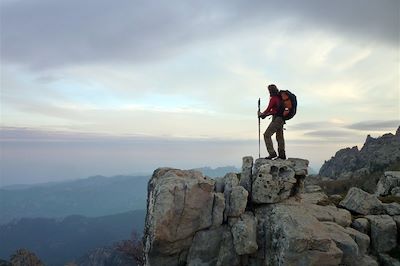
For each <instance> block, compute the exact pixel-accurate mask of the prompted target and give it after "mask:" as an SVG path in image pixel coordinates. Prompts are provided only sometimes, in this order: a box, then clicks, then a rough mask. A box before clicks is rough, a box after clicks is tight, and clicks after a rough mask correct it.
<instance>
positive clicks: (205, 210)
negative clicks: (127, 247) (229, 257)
mask: <svg viewBox="0 0 400 266" xmlns="http://www.w3.org/2000/svg"><path fill="white" fill-rule="evenodd" d="M213 202H214V181H213V180H209V179H207V178H205V177H204V176H203V175H202V174H201V173H200V172H198V171H194V170H190V171H182V170H177V169H171V168H159V169H157V170H156V171H154V173H153V176H152V178H151V179H150V181H149V185H148V199H147V215H146V223H145V232H144V251H145V261H146V265H180V264H182V263H183V262H184V261H185V260H186V255H187V252H188V250H189V248H190V246H191V242H192V238H193V236H194V234H195V233H196V232H197V231H200V230H202V229H205V228H208V227H210V226H211V225H212V220H213V219H212V214H213Z"/></svg>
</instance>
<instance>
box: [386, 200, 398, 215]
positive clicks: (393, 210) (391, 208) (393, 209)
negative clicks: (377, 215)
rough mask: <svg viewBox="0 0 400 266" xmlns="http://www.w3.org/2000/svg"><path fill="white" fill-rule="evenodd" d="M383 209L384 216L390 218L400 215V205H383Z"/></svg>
mask: <svg viewBox="0 0 400 266" xmlns="http://www.w3.org/2000/svg"><path fill="white" fill-rule="evenodd" d="M383 208H384V209H385V212H386V214H389V215H391V216H394V215H400V204H398V203H397V202H392V203H383Z"/></svg>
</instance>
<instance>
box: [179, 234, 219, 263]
mask: <svg viewBox="0 0 400 266" xmlns="http://www.w3.org/2000/svg"><path fill="white" fill-rule="evenodd" d="M224 229H225V228H224V227H222V226H220V227H218V228H215V229H211V230H203V231H199V232H197V233H196V234H195V236H194V238H193V242H192V245H191V247H190V250H189V255H188V258H187V265H188V266H200V265H216V264H217V262H218V255H219V249H220V246H221V242H222V237H223V233H224Z"/></svg>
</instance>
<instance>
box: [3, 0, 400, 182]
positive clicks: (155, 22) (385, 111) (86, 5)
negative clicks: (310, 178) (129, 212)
mask: <svg viewBox="0 0 400 266" xmlns="http://www.w3.org/2000/svg"><path fill="white" fill-rule="evenodd" d="M399 32H400V2H399V1H398V0H351V1H348V0H337V1H319V0H301V1H294V0H288V1H250V2H249V1H242V0H233V1H227V0H223V1H209V0H205V1H180V0H171V1H144V0H120V1H105V0H86V1H78V0H68V1H66V0H58V1H54V0H0V88H1V91H0V93H1V94H0V97H1V98H0V100H1V110H0V111H1V136H0V148H1V150H0V152H1V153H0V155H1V161H0V174H1V179H0V185H10V184H20V183H38V182H48V181H59V180H65V179H75V178H84V177H87V176H90V175H96V174H103V175H116V174H139V173H140V174H141V173H151V172H152V171H153V170H154V169H156V168H158V167H163V166H169V167H177V168H185V169H186V168H196V167H202V166H211V167H218V166H225V165H234V166H237V167H240V166H241V162H242V157H243V156H247V155H252V156H253V157H254V158H257V157H258V120H257V115H256V112H257V100H258V98H261V104H262V107H263V108H265V107H266V106H267V103H268V98H269V95H268V94H267V85H268V84H271V83H274V84H276V85H277V86H278V88H279V89H289V90H290V91H292V92H293V93H295V94H296V96H297V99H298V113H297V115H296V116H295V117H294V118H293V119H292V120H290V121H287V124H286V125H285V129H286V130H285V139H286V146H287V148H286V149H287V155H288V156H289V157H299V158H306V159H308V160H309V161H310V166H311V167H312V168H314V169H316V170H318V169H319V167H320V166H321V165H322V164H323V163H324V161H325V160H328V159H330V158H331V157H332V156H333V155H334V154H335V152H336V151H337V150H339V149H341V148H345V147H352V146H358V147H359V148H361V147H362V144H363V143H364V141H365V139H366V136H367V135H368V134H370V135H371V136H373V137H378V136H380V135H382V134H384V133H388V132H391V133H394V132H395V131H396V129H397V127H398V126H399V125H400V96H399V94H400V92H399V91H400V78H399V77H400V67H399V59H400V49H399V47H400V36H399ZM269 122H270V120H268V119H265V120H262V123H261V136H262V133H263V132H264V131H265V129H266V127H267V126H268V123H269ZM261 156H267V152H266V149H265V146H264V143H263V141H262V140H261Z"/></svg>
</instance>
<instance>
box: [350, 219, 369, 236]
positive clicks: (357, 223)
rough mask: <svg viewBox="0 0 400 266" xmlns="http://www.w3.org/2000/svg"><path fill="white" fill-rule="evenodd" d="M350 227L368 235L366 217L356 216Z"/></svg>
mask: <svg viewBox="0 0 400 266" xmlns="http://www.w3.org/2000/svg"><path fill="white" fill-rule="evenodd" d="M351 227H353V228H354V229H356V230H357V231H359V232H361V233H363V234H366V235H369V234H370V230H371V229H370V225H369V221H368V219H366V218H357V219H355V220H354V221H353V222H352V223H351Z"/></svg>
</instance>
